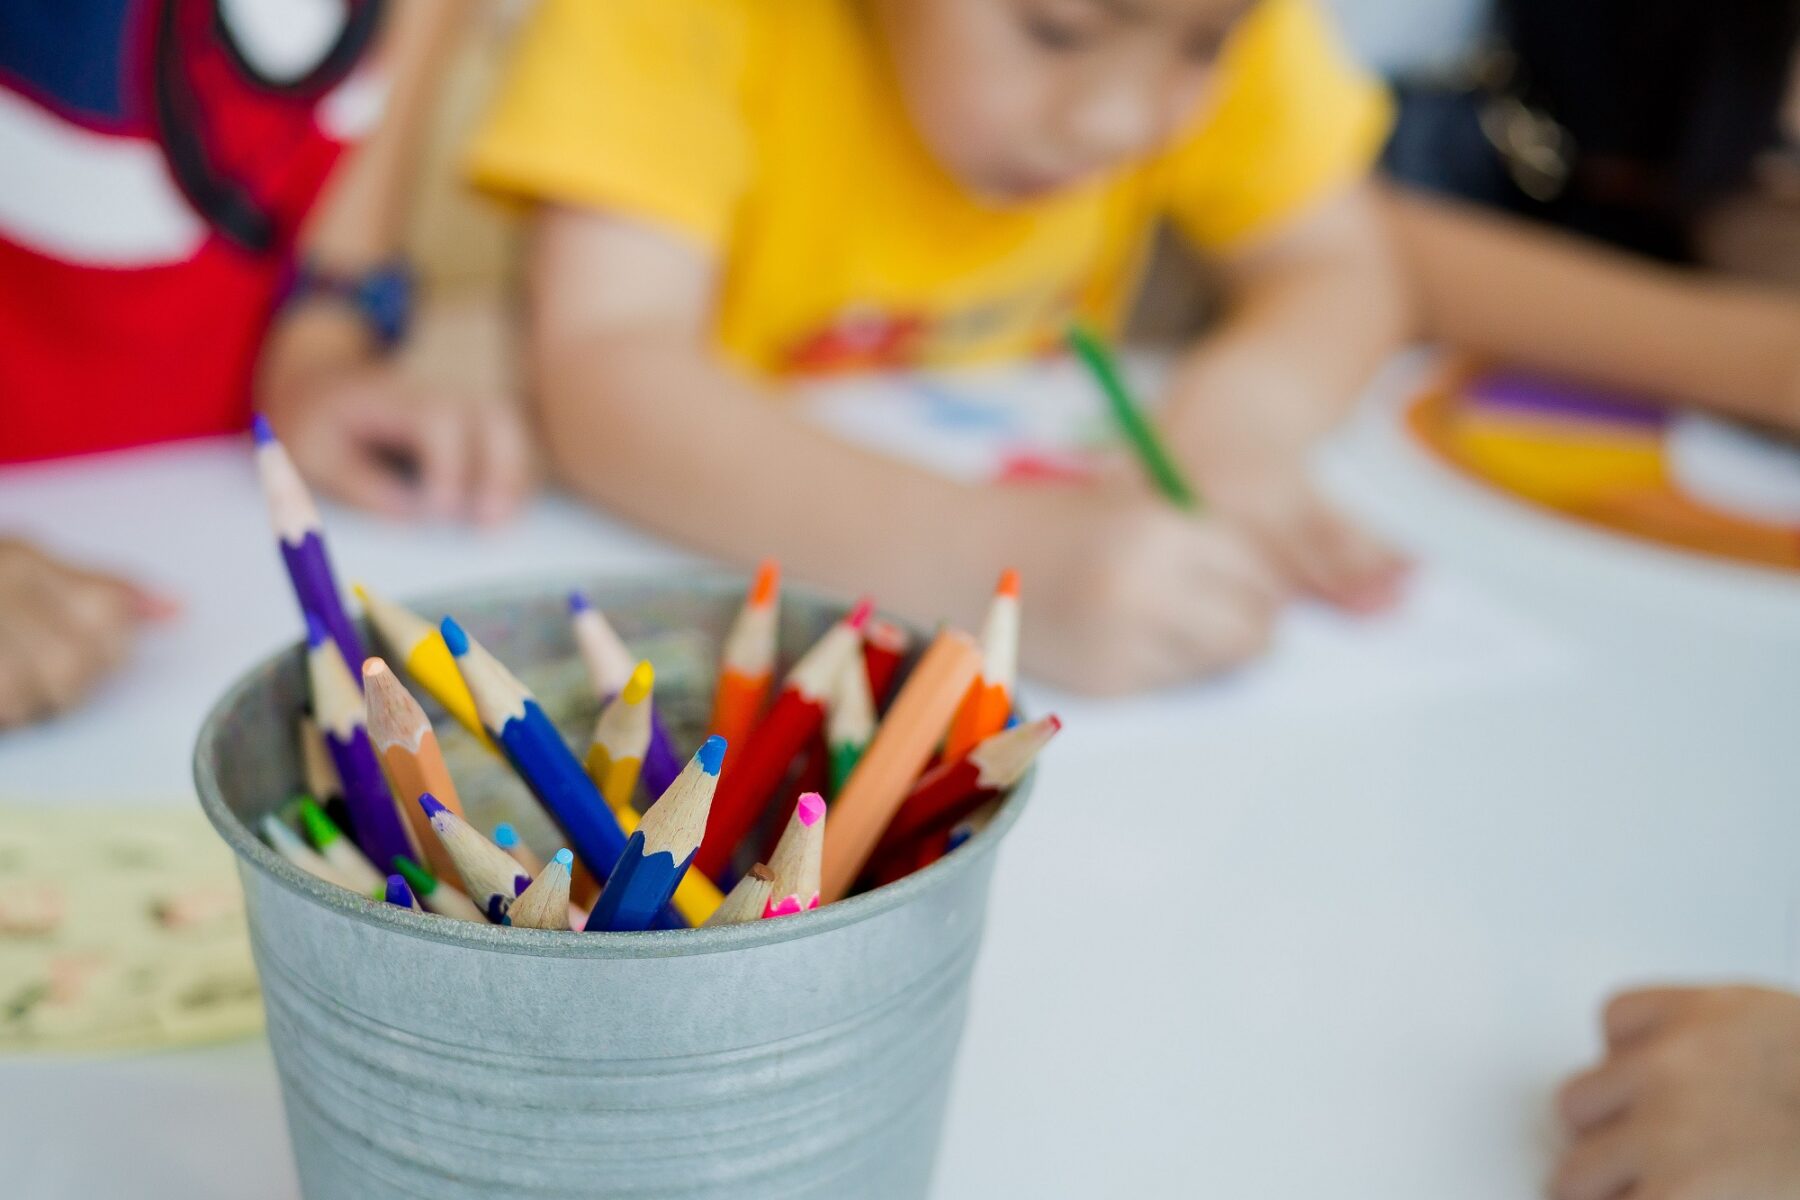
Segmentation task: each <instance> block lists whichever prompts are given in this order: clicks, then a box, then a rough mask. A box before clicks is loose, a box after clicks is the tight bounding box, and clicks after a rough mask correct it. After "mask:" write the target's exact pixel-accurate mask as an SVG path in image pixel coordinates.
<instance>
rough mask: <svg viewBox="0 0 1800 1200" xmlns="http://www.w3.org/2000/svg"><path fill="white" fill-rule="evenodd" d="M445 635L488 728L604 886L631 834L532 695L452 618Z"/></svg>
mask: <svg viewBox="0 0 1800 1200" xmlns="http://www.w3.org/2000/svg"><path fill="white" fill-rule="evenodd" d="M443 632H444V643H445V644H446V645H448V646H449V647H450V653H451V654H452V655H453V656H455V658H456V666H457V669H458V670H459V671H461V672H462V676H463V680H464V681H465V682H466V683H468V685H469V694H470V695H472V696H474V697H475V711H476V712H478V713H480V714H481V723H482V724H483V725H485V726H487V730H488V733H489V734H490V735H491V736H492V737H493V739H494V741H496V742H498V743H499V744H500V748H501V749H502V750H504V751H505V752H506V757H507V760H508V761H509V762H511V763H512V765H513V769H514V770H515V771H517V772H518V773H519V777H520V778H522V779H523V780H524V781H525V785H526V786H527V787H529V788H530V789H531V792H532V794H533V795H535V796H536V797H537V798H538V800H539V802H541V803H542V804H543V806H544V807H545V808H547V809H549V810H550V815H551V816H552V817H554V818H555V819H556V823H557V824H558V825H560V826H561V827H562V831H563V833H564V834H565V835H567V837H568V839H569V843H570V844H571V845H572V846H574V848H575V853H576V854H578V855H580V856H581V861H582V864H583V865H585V866H586V867H587V869H588V870H589V871H591V872H592V873H593V875H594V877H595V878H596V879H599V880H602V881H604V880H605V879H606V877H607V876H608V875H609V874H611V873H612V869H613V864H614V863H616V862H618V861H619V855H621V854H623V853H624V852H625V831H624V830H623V829H621V828H619V821H618V818H617V817H615V816H613V812H612V809H610V808H608V807H607V804H606V800H605V798H604V797H602V796H601V795H600V789H599V788H598V787H596V786H594V781H593V780H592V779H589V778H588V774H587V772H586V771H585V770H583V769H582V766H581V762H580V760H578V759H577V758H576V757H575V753H574V751H572V750H570V749H569V746H568V743H567V742H564V741H563V739H562V734H560V733H558V732H557V729H556V726H555V725H554V724H552V723H551V721H550V718H549V716H548V715H547V714H546V713H545V712H544V710H543V708H542V707H541V706H540V705H539V704H538V702H537V698H536V697H535V696H533V695H532V694H531V691H530V689H528V688H527V687H526V686H525V685H524V684H522V683H520V682H519V681H518V680H517V679H516V678H514V676H513V674H512V672H510V671H508V670H507V669H506V668H505V667H504V666H502V665H501V664H500V662H499V660H498V659H496V658H495V657H494V656H493V655H492V654H489V653H488V652H487V650H486V649H485V648H483V647H482V645H481V643H479V642H477V641H475V639H473V638H471V637H470V636H469V635H468V633H467V632H466V631H464V629H463V627H462V626H461V625H458V624H457V623H456V621H455V620H453V619H452V618H450V617H445V618H444V624H443Z"/></svg>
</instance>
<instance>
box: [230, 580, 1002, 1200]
mask: <svg viewBox="0 0 1800 1200" xmlns="http://www.w3.org/2000/svg"><path fill="white" fill-rule="evenodd" d="M583 582H587V581H583ZM743 586H744V584H743V581H742V580H741V579H736V578H732V577H728V576H722V575H711V574H708V575H695V576H689V575H675V576H663V577H658V578H654V579H644V580H637V581H630V582H620V581H592V586H591V587H590V588H589V591H590V594H591V596H592V597H593V599H594V601H595V603H596V604H597V605H599V606H600V607H601V608H603V609H604V611H605V612H606V613H607V615H608V616H609V618H611V619H612V621H613V622H614V624H615V625H616V626H617V627H618V629H619V632H620V633H621V634H622V635H623V636H624V637H625V638H626V639H627V641H628V642H630V643H631V645H632V647H633V649H634V651H637V652H640V653H645V654H646V655H647V656H650V657H653V658H655V660H656V662H657V666H658V672H657V674H658V678H657V699H658V702H659V704H660V705H661V707H662V708H663V711H664V713H665V715H666V716H667V718H668V719H669V721H670V723H671V726H672V728H673V730H674V731H675V734H676V737H677V740H678V741H681V742H683V743H684V744H687V745H692V744H693V743H694V741H695V740H697V736H698V734H699V733H700V732H701V729H700V726H701V724H702V723H703V722H704V721H705V719H706V712H707V707H708V704H709V698H710V696H711V691H712V678H713V670H714V668H713V663H714V661H715V659H716V653H717V649H718V644H719V640H720V638H721V636H722V635H723V633H724V630H725V628H726V626H727V624H728V623H729V621H730V619H731V616H732V615H733V613H734V612H735V610H736V607H737V605H738V604H739V602H740V600H741V597H742V595H743ZM418 607H419V610H420V611H422V612H424V613H426V614H427V615H430V616H436V615H439V614H441V613H444V612H449V613H453V614H454V615H456V617H457V618H458V619H459V620H460V621H462V622H463V623H464V624H465V625H466V626H467V627H468V628H469V630H470V631H471V632H472V633H474V634H475V636H476V637H478V638H480V639H481V640H482V641H483V642H485V643H486V644H487V645H488V646H489V647H490V648H491V649H492V650H494V651H495V653H497V654H498V655H499V656H500V657H501V658H502V659H503V660H504V661H506V662H507V663H508V664H509V665H511V666H512V667H513V668H514V669H515V670H516V671H517V672H518V673H519V674H520V675H521V676H522V677H523V678H524V679H525V680H526V682H527V683H528V684H531V685H532V686H533V687H534V690H536V691H537V692H538V694H539V697H540V699H543V700H544V701H545V704H546V708H547V709H548V710H549V711H551V712H552V713H554V714H555V715H556V716H557V717H558V719H559V721H564V722H566V725H565V730H566V732H568V733H570V734H571V735H572V741H573V742H574V744H575V745H577V746H585V738H586V733H587V731H588V730H589V729H591V723H592V720H593V716H594V710H595V705H594V702H593V700H592V698H591V697H590V696H588V695H587V685H586V682H585V679H584V677H583V676H582V674H581V668H580V666H579V664H578V663H577V662H576V661H575V656H574V651H573V646H572V643H571V640H570V635H569V633H568V622H567V619H566V617H565V612H564V591H563V590H562V589H553V588H549V587H538V588H533V589H529V590H526V589H512V590H503V591H491V592H483V593H480V594H463V595H460V596H445V597H439V598H436V599H434V600H431V601H428V602H425V603H422V604H420V605H418ZM783 610H784V612H783V627H782V647H783V650H784V652H785V653H788V654H792V653H796V652H797V651H798V650H800V649H803V648H804V647H805V646H807V645H809V644H810V643H811V641H812V639H813V638H814V637H815V636H816V635H817V634H818V633H819V632H820V631H822V630H823V628H824V627H825V625H826V624H827V623H828V622H829V621H830V620H831V619H832V617H833V616H834V615H835V614H836V612H837V611H839V610H838V609H837V607H836V606H833V605H830V604H827V603H826V602H824V601H822V600H820V599H818V598H817V597H809V596H806V595H804V594H799V593H796V592H795V591H794V590H793V589H790V590H789V594H788V595H787V596H786V597H784V599H783ZM305 698H306V685H305V678H304V669H303V663H302V659H301V656H300V653H299V651H298V650H297V649H296V650H290V651H287V652H284V653H282V654H279V655H276V656H275V657H273V658H271V659H269V660H268V661H266V662H264V663H262V664H261V665H259V666H258V667H256V668H255V669H254V670H252V671H251V672H250V673H249V674H248V675H247V676H245V677H244V678H243V679H242V680H240V681H239V682H238V683H237V684H236V685H235V686H233V687H232V688H231V690H230V691H229V692H227V693H226V695H225V697H224V699H222V700H221V701H220V702H219V704H218V705H217V707H215V708H214V710H213V712H212V713H211V715H210V716H209V717H208V718H207V720H206V723H205V725H204V726H203V727H202V729H201V731H200V736H199V742H198V745H197V747H196V749H195V755H194V775H195V780H196V782H197V784H198V786H199V791H200V799H201V803H202V804H203V806H204V807H205V809H206V812H207V815H208V816H209V817H210V818H211V819H212V822H213V824H214V825H215V826H216V827H217V828H218V830H219V833H220V834H221V835H222V836H223V837H224V838H225V840H226V841H227V842H229V843H230V844H231V846H232V848H233V849H234V850H235V851H236V852H237V855H238V870H239V873H240V875H241V876H242V878H243V884H244V894H245V899H246V901H247V903H248V907H249V919H250V931H251V935H252V940H253V945H254V948H255V953H256V962H257V967H258V970H259V972H260V973H261V976H262V985H263V997H264V1004H265V1006H266V1008H267V1011H268V1025H269V1040H270V1042H271V1043H272V1045H273V1047H274V1051H275V1060H276V1064H277V1067H278V1068H279V1071H280V1074H281V1083H282V1095H283V1098H284V1101H285V1104H286V1109H287V1119H288V1126H289V1130H290V1132H291V1134H292V1136H293V1142H294V1153H295V1157H296V1160H297V1162H298V1166H299V1172H300V1179H301V1184H302V1187H303V1189H304V1191H305V1194H306V1196H307V1197H308V1198H309V1200H382V1198H385V1197H417V1198H419V1200H465V1198H466V1200H476V1198H482V1200H486V1198H489V1197H505V1198H507V1200H515V1198H525V1197H569V1198H575V1197H581V1198H584V1200H585V1198H588V1197H599V1196H606V1197H615V1196H629V1197H701V1196H721V1197H723V1196H731V1197H733V1198H734V1200H744V1198H746V1197H756V1198H758V1200H761V1198H763V1197H820V1198H827V1197H828V1198H830V1200H862V1198H872V1197H915V1196H921V1195H924V1194H925V1193H926V1191H927V1189H928V1187H929V1182H930V1175H931V1167H932V1160H933V1157H934V1155H935V1153H936V1148H937V1142H938V1137H939V1132H940V1125H941V1121H942V1116H943V1107H944V1100H945V1093H946V1090H947V1085H948V1082H949V1077H950V1068H951V1063H952V1060H953V1058H954V1056H955V1053H956V1046H957V1041H958V1039H959V1037H960V1036H961V1032H962V1026H963V1015H964V1008H965V1003H966V999H967V993H968V981H969V971H970V967H971V965H972V963H973V961H974V957H975V952H976V948H977V945H978V944H979V942H980V939H981V930H982V921H983V914H984V910H985V907H986V902H987V887H988V879H989V875H990V873H991V871H992V868H993V861H994V851H995V848H996V847H997V846H998V845H999V842H1000V839H1001V838H1002V837H1003V836H1004V835H1005V833H1006V831H1007V829H1008V828H1009V827H1010V826H1011V824H1012V822H1013V820H1014V819H1016V817H1017V815H1018V812H1019V810H1020V807H1021V803H1022V800H1023V795H1022V789H1021V793H1020V794H1018V795H1015V796H1014V797H1013V798H1012V800H1011V801H1009V802H1008V803H1007V804H1006V805H1005V806H1003V808H1002V810H1001V812H1000V814H999V815H998V816H997V817H996V818H995V819H994V821H993V822H992V823H991V824H989V825H988V827H987V828H986V830H985V831H983V832H982V833H980V834H978V835H977V836H976V837H974V838H973V839H972V840H970V841H969V842H968V843H967V844H965V845H964V846H963V847H962V848H960V849H959V850H957V851H956V852H955V853H953V854H951V855H949V856H948V857H946V858H944V859H943V860H942V861H940V862H939V863H937V864H936V865H934V866H932V867H930V868H928V869H927V870H924V871H922V872H919V873H917V874H915V875H913V876H910V877H908V878H907V879H904V880H902V881H900V882H899V883H896V884H892V885H890V886H888V887H884V888H880V889H878V890H876V891H874V892H871V893H868V894H866V895H862V896H857V897H853V898H851V899H849V900H846V901H842V902H840V903H837V904H832V905H828V906H826V907H824V908H822V909H819V910H817V911H815V912H811V913H806V914H802V915H799V916H795V917H786V918H781V919H779V920H772V921H761V922H756V923H754V924H748V925H737V926H730V927H724V928H717V929H701V930H679V931H671V932H666V933H644V934H586V933H550V932H543V931H537V930H522V929H509V928H508V929H503V928H499V927H495V926H487V925H476V924H472V923H468V922H459V921H452V920H448V919H445V918H442V917H436V916H427V915H423V914H419V913H413V912H407V911H403V910H401V909H398V908H395V907H393V906H391V905H383V904H376V903H372V902H368V901H364V900H363V899H361V898H360V897H357V896H353V895H351V894H349V893H347V892H345V891H343V890H341V889H339V888H335V887H332V886H330V885H328V884H325V883H323V882H321V881H319V880H317V879H315V878H313V877H312V876H310V875H308V874H306V873H304V872H302V871H300V870H299V869H297V868H295V867H293V866H292V865H290V864H289V863H287V862H286V861H285V860H283V859H281V858H280V857H278V856H276V855H275V854H274V853H273V852H272V851H270V850H269V849H268V848H267V847H266V846H264V845H263V844H262V842H261V841H259V840H258V839H257V838H256V837H255V836H254V835H253V834H252V833H251V828H252V826H253V825H254V824H255V822H256V821H257V819H258V818H259V817H260V816H261V815H262V814H263V813H265V812H269V811H272V810H273V809H275V808H276V807H278V806H279V805H281V804H282V803H283V802H284V801H286V800H287V798H288V797H289V796H290V794H291V793H292V792H294V791H295V790H296V789H297V788H298V786H299V780H300V768H299V765H298V762H297V760H296V756H295V746H294V738H293V736H292V729H293V724H294V718H295V715H296V714H298V713H299V712H300V710H301V707H302V706H303V704H304V702H305ZM421 700H424V697H421ZM427 707H428V709H429V710H430V711H431V712H432V715H433V717H434V720H436V719H437V718H439V717H440V716H441V713H439V712H438V710H436V709H435V708H432V707H431V705H430V704H429V702H427ZM437 725H438V729H439V736H440V737H441V738H442V740H443V742H444V744H445V753H446V756H447V757H448V758H449V759H450V763H451V767H452V770H453V771H454V772H455V773H456V775H457V777H458V780H459V785H460V788H461V790H462V793H463V798H464V803H465V805H466V807H467V808H468V809H469V812H470V815H471V819H473V820H475V821H476V822H477V823H478V824H483V825H486V824H491V822H492V821H493V820H495V819H519V820H520V822H521V825H522V832H524V833H525V834H526V836H527V838H528V840H531V841H533V842H534V843H535V846H536V848H537V849H538V850H539V851H540V852H546V851H547V850H553V849H555V847H556V845H557V842H556V840H555V834H554V832H553V831H551V830H550V829H548V827H547V826H545V825H544V824H543V818H542V816H541V814H539V813H537V812H536V810H535V805H532V804H531V803H530V801H529V800H528V798H525V797H524V795H523V792H522V791H521V789H520V788H519V785H518V784H517V782H516V781H515V780H513V779H512V778H511V777H510V775H509V774H508V773H507V772H506V770H505V768H504V767H503V766H501V765H500V764H499V763H498V762H497V761H495V760H493V759H491V758H489V757H488V756H487V755H486V754H485V753H484V752H483V751H481V750H480V749H479V748H478V747H477V746H476V745H475V743H474V741H473V739H471V738H469V737H467V735H465V734H464V733H463V732H462V731H461V730H460V729H457V728H455V726H454V725H453V724H452V723H451V722H449V721H448V720H437Z"/></svg>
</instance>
